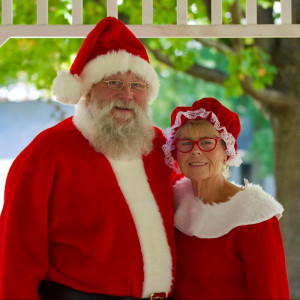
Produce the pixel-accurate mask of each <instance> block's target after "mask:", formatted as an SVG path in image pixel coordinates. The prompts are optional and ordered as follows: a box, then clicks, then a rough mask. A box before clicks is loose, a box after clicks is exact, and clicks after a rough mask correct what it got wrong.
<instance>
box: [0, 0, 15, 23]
mask: <svg viewBox="0 0 300 300" xmlns="http://www.w3.org/2000/svg"><path fill="white" fill-rule="evenodd" d="M12 23H13V14H12V0H2V24H3V25H10V24H12Z"/></svg>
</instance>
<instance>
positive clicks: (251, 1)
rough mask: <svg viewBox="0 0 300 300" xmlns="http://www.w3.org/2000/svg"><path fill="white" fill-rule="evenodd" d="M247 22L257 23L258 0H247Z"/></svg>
mask: <svg viewBox="0 0 300 300" xmlns="http://www.w3.org/2000/svg"><path fill="white" fill-rule="evenodd" d="M246 22H247V24H257V0H246Z"/></svg>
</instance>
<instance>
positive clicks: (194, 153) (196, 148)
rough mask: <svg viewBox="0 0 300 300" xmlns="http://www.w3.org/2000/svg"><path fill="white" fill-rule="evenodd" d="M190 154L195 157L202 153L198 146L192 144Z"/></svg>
mask: <svg viewBox="0 0 300 300" xmlns="http://www.w3.org/2000/svg"><path fill="white" fill-rule="evenodd" d="M191 153H192V154H193V155H197V154H198V155H199V154H202V151H201V150H200V148H199V146H198V145H197V144H194V145H193V148H192V150H191Z"/></svg>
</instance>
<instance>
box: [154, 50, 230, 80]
mask: <svg viewBox="0 0 300 300" xmlns="http://www.w3.org/2000/svg"><path fill="white" fill-rule="evenodd" d="M148 49H149V48H148ZM149 50H150V52H151V53H152V54H153V55H154V56H155V58H156V59H157V60H159V61H160V62H162V63H164V64H166V65H167V66H169V67H171V68H173V69H176V68H175V66H174V63H173V62H172V61H171V60H170V59H169V57H168V56H166V55H164V54H163V53H162V52H161V51H160V50H154V49H149ZM184 73H186V74H189V75H192V76H194V77H196V78H201V79H203V80H206V81H209V82H213V83H217V84H219V85H223V84H224V81H225V80H226V78H227V77H228V75H227V74H226V73H223V72H221V71H218V70H214V69H209V68H205V67H203V66H200V65H198V64H194V65H192V66H191V67H190V68H188V69H186V70H185V71H184Z"/></svg>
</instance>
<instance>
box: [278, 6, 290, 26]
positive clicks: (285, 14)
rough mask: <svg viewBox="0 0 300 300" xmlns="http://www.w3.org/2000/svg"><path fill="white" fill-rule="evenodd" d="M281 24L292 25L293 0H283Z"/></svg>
mask: <svg viewBox="0 0 300 300" xmlns="http://www.w3.org/2000/svg"><path fill="white" fill-rule="evenodd" d="M280 4H281V24H292V0H281V1H280Z"/></svg>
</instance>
